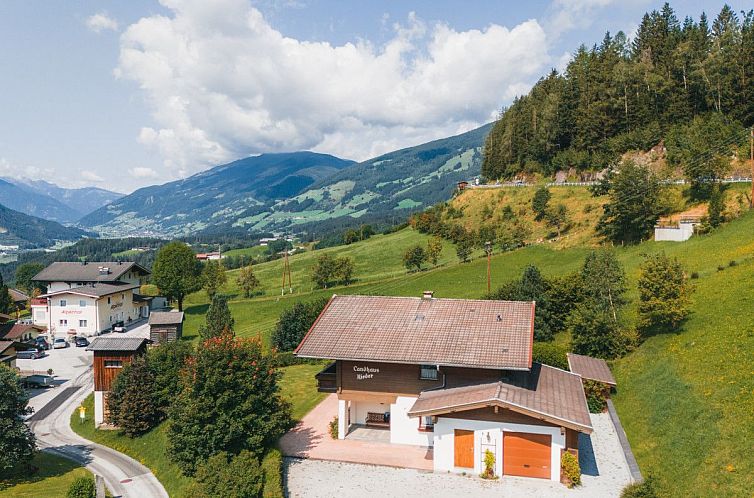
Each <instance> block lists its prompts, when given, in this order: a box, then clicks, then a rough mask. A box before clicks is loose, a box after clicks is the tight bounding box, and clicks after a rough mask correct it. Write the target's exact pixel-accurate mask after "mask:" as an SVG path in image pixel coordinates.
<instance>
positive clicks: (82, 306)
mask: <svg viewBox="0 0 754 498" xmlns="http://www.w3.org/2000/svg"><path fill="white" fill-rule="evenodd" d="M79 307H81V308H86V299H79Z"/></svg>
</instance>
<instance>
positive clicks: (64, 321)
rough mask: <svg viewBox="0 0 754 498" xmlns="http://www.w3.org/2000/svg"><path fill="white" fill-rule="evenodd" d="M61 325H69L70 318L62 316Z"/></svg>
mask: <svg viewBox="0 0 754 498" xmlns="http://www.w3.org/2000/svg"><path fill="white" fill-rule="evenodd" d="M60 326H61V327H67V326H68V319H66V318H61V319H60Z"/></svg>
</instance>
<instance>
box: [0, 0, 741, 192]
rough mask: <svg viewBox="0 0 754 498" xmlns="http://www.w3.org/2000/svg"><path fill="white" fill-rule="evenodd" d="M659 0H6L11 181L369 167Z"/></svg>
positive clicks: (477, 118)
mask: <svg viewBox="0 0 754 498" xmlns="http://www.w3.org/2000/svg"><path fill="white" fill-rule="evenodd" d="M722 4H723V3H722V2H716V1H706V2H704V1H698V0H688V1H676V2H673V3H672V6H673V8H674V9H675V10H676V13H677V15H678V17H679V19H683V17H685V16H686V15H690V16H692V17H694V18H698V16H699V14H700V13H701V12H702V11H706V12H707V13H708V15H709V16H710V17H712V18H713V17H714V16H715V15H716V14H717V13H718V12H719V11H720V8H721V7H722ZM729 4H730V5H731V6H732V7H733V8H734V10H736V11H740V10H742V9H744V8H746V5H745V4H744V2H741V1H733V2H729ZM661 6H662V2H657V1H650V0H622V1H618V0H550V1H539V0H530V1H527V2H518V1H515V2H514V1H510V2H508V1H500V0H498V1H482V0H478V1H476V0H465V1H450V0H420V1H397V0H396V1H386V2H377V1H347V2H343V1H337V0H260V1H250V0H211V1H207V0H159V1H158V0H129V1H127V2H123V1H119V0H112V1H110V0H102V1H93V0H89V1H88V0H66V1H53V0H2V2H0V67H1V68H2V79H0V85H1V86H0V177H15V178H21V177H25V178H30V179H44V180H47V181H50V182H51V183H55V184H58V185H60V186H66V187H80V186H97V187H101V188H106V189H109V190H114V191H118V192H124V193H127V192H131V191H133V190H134V189H137V188H139V187H143V186H147V185H152V184H156V183H164V182H167V181H172V180H176V179H179V178H184V177H187V176H190V175H192V174H195V173H197V172H200V171H203V170H205V169H207V168H209V167H212V166H215V165H218V164H223V163H226V162H229V161H232V160H234V159H238V158H242V157H247V156H250V155H255V154H260V153H265V152H283V151H294V150H314V151H317V152H323V153H329V154H333V155H336V156H339V157H343V158H348V159H354V160H365V159H368V158H371V157H374V156H377V155H379V154H382V153H385V152H389V151H392V150H396V149H399V148H402V147H407V146H412V145H417V144H420V143H424V142H427V141H430V140H434V139H438V138H443V137H447V136H451V135H455V134H458V133H462V132H464V131H468V130H470V129H473V128H475V127H478V126H481V125H482V124H485V123H487V122H489V121H492V120H493V119H494V118H495V116H496V115H498V113H499V111H500V109H501V108H502V107H504V106H505V105H507V104H509V103H510V102H511V101H512V99H513V98H514V97H515V96H516V95H520V94H524V93H526V92H527V91H528V89H529V88H530V87H531V86H532V85H533V84H534V83H535V82H536V81H537V79H538V78H539V77H540V76H542V75H543V74H545V73H547V72H548V71H549V70H550V69H551V68H562V67H563V66H564V65H565V63H566V62H567V60H568V57H569V55H570V54H571V53H573V51H575V50H576V49H577V48H578V46H579V45H580V44H581V43H584V44H586V45H587V46H591V45H592V44H594V43H598V42H599V41H600V40H601V39H602V38H603V36H604V33H605V31H610V32H612V33H615V32H617V31H618V30H623V31H624V32H626V33H627V34H628V35H629V36H630V35H631V34H632V33H633V32H634V30H635V29H636V27H637V24H638V23H639V21H640V20H641V16H642V15H643V13H644V12H646V11H648V10H652V9H659V8H660V7H661ZM749 8H750V7H749ZM0 202H1V200H0Z"/></svg>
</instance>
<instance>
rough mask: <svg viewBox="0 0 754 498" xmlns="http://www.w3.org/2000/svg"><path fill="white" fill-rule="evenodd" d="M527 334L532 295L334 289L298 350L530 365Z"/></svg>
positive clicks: (345, 356) (331, 355) (309, 354)
mask: <svg viewBox="0 0 754 498" xmlns="http://www.w3.org/2000/svg"><path fill="white" fill-rule="evenodd" d="M533 336H534V303H533V302H513V301H491V300H472V299H434V298H432V299H426V298H411V297H382V296H333V298H332V299H331V300H330V302H329V303H328V304H327V306H326V307H325V310H324V311H323V312H322V314H321V315H320V316H319V318H318V319H317V321H316V322H315V323H314V325H313V326H312V328H311V329H310V330H309V332H308V333H307V335H306V336H305V337H304V339H303V341H301V344H300V345H299V347H298V349H296V354H297V355H298V356H301V357H306V358H327V359H339V360H362V361H382V362H392V363H410V364H432V365H446V366H462V367H466V366H469V367H475V368H495V369H511V370H528V369H529V367H530V366H531V347H532V340H533Z"/></svg>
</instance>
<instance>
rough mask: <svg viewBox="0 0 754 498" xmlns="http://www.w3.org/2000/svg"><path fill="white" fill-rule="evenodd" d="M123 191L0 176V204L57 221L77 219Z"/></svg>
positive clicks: (74, 220)
mask: <svg viewBox="0 0 754 498" xmlns="http://www.w3.org/2000/svg"><path fill="white" fill-rule="evenodd" d="M122 195H123V194H118V193H116V192H110V191H109V190H104V189H101V188H97V187H83V188H76V189H69V188H63V187H58V186H57V185H53V184H52V183H49V182H46V181H44V180H27V179H23V180H21V179H15V178H0V204H3V205H4V206H5V207H7V208H10V209H12V210H15V211H19V212H21V213H24V214H27V215H30V216H36V217H38V218H43V219H45V220H50V221H57V222H59V223H73V222H76V221H78V220H79V219H80V218H81V217H82V216H84V215H85V214H87V213H90V212H92V211H94V210H96V209H98V208H100V207H102V206H104V205H106V204H108V203H109V202H112V201H114V200H115V199H118V198H120V197H122Z"/></svg>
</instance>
